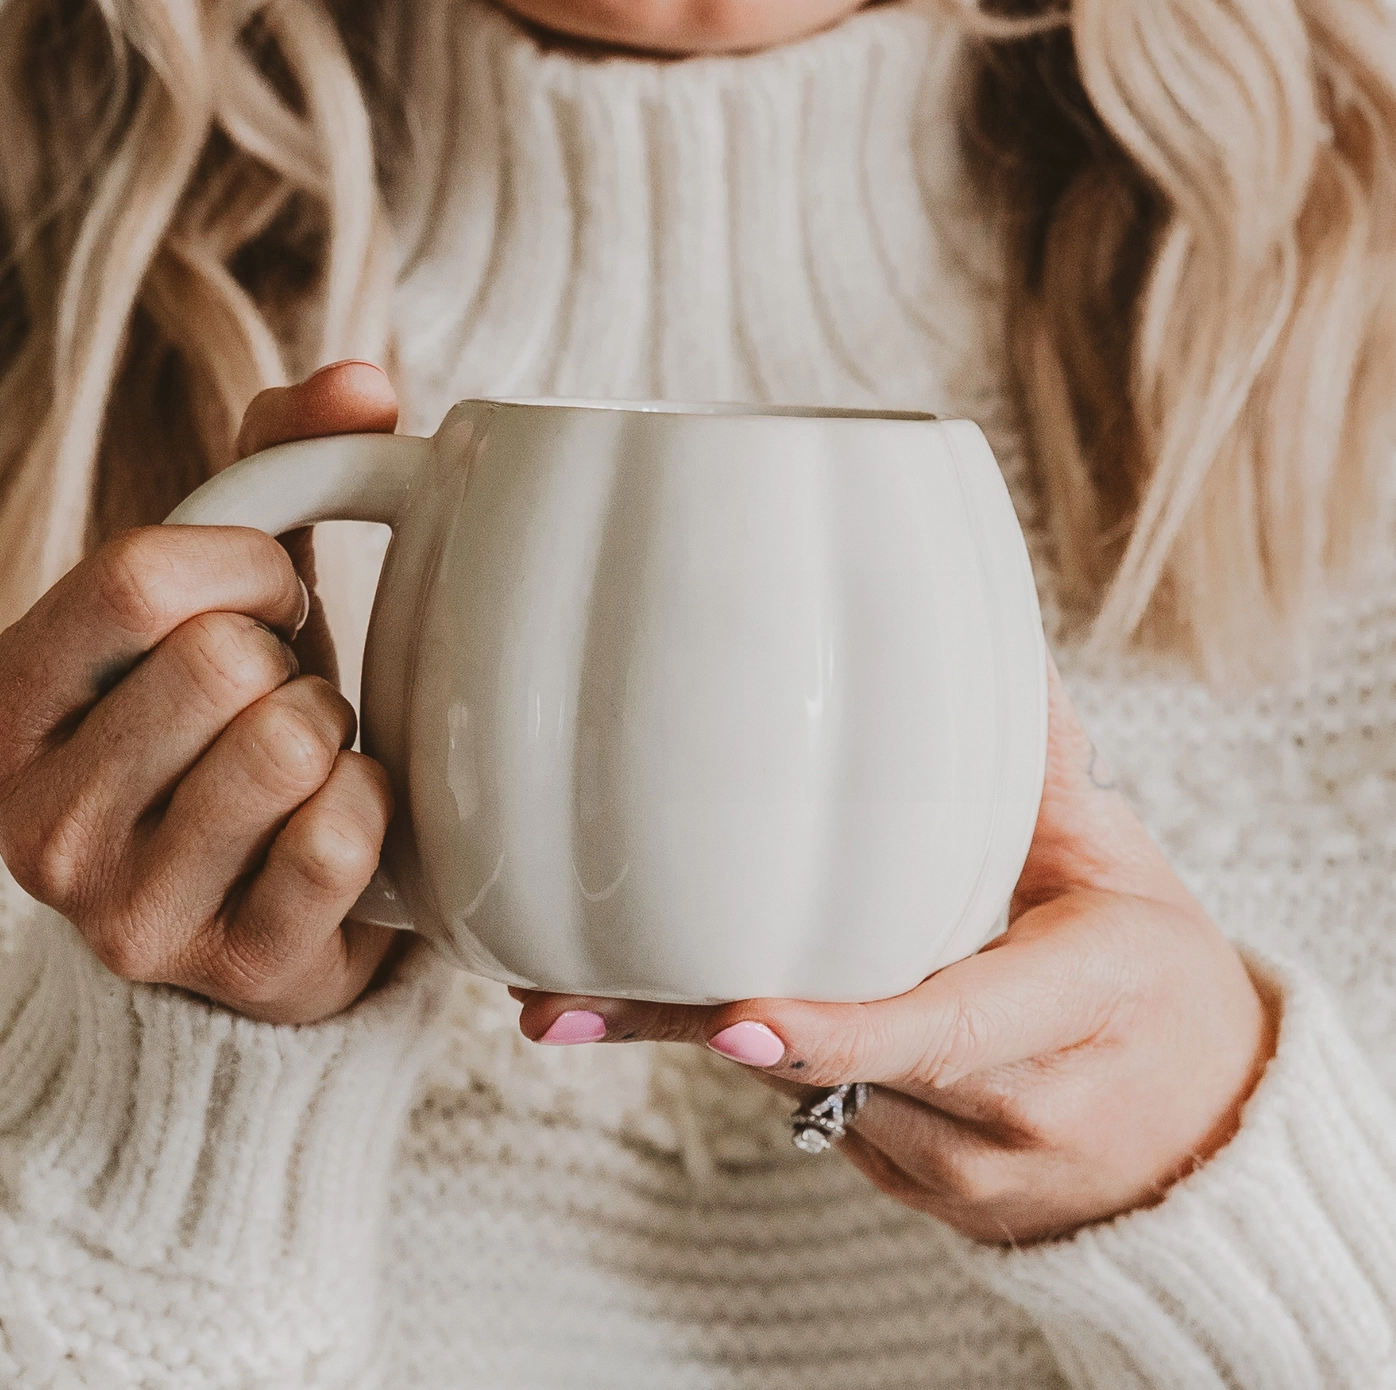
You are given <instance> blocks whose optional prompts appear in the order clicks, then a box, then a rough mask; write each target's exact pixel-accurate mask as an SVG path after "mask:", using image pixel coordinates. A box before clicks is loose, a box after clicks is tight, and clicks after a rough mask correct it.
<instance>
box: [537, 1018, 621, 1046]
mask: <svg viewBox="0 0 1396 1390" xmlns="http://www.w3.org/2000/svg"><path fill="white" fill-rule="evenodd" d="M605 1036H606V1020H605V1019H604V1018H602V1017H601V1015H600V1014H593V1013H589V1012H588V1011H587V1010H586V1009H569V1010H568V1012H567V1013H565V1014H562V1015H560V1016H559V1018H558V1020H557V1022H556V1023H554V1024H553V1026H552V1027H551V1028H549V1029H548V1031H547V1032H546V1033H544V1034H543V1036H542V1037H541V1038H539V1039H538V1041H539V1042H540V1043H547V1044H549V1046H552V1047H572V1046H574V1045H575V1044H577V1043H594V1042H600V1041H601V1039H602V1038H604V1037H605Z"/></svg>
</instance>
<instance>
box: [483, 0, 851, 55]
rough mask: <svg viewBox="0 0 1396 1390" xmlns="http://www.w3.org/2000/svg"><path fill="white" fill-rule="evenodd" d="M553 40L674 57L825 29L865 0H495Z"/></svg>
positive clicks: (766, 44)
mask: <svg viewBox="0 0 1396 1390" xmlns="http://www.w3.org/2000/svg"><path fill="white" fill-rule="evenodd" d="M495 2H496V3H497V4H498V5H499V6H500V8H502V9H505V10H508V11H509V12H510V13H511V14H513V15H515V16H517V17H518V18H519V19H522V20H525V21H526V22H528V23H529V24H531V25H533V26H535V27H537V28H539V29H542V30H544V31H545V32H547V33H549V34H552V35H555V36H558V37H560V38H565V39H571V40H575V41H580V42H583V43H586V44H596V45H601V46H603V47H607V48H616V49H626V50H630V51H634V52H643V53H663V54H668V55H673V56H679V55H683V54H689V53H743V52H751V51H753V50H757V49H763V48H775V47H778V46H779V45H780V44H783V43H789V42H790V41H791V40H793V39H799V38H804V37H805V36H806V35H809V34H813V33H816V32H817V31H818V30H820V29H826V28H828V27H829V26H830V25H831V24H835V23H837V22H838V21H839V20H841V19H845V18H847V17H848V16H849V15H850V14H852V13H853V12H854V11H855V10H859V9H862V8H863V4H864V3H865V0H495Z"/></svg>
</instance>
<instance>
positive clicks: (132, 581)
mask: <svg viewBox="0 0 1396 1390" xmlns="http://www.w3.org/2000/svg"><path fill="white" fill-rule="evenodd" d="M160 532H161V528H160V527H158V526H146V527H142V528H141V529H139V530H136V531H128V532H126V534H125V535H123V536H118V537H117V538H116V539H115V540H113V541H109V542H108V543H107V544H106V545H105V546H103V547H102V549H101V550H99V551H98V552H97V554H96V555H95V556H94V557H93V575H92V579H93V585H94V587H95V589H96V594H97V599H98V601H99V602H100V603H101V604H102V605H103V607H104V608H105V610H106V611H107V612H108V613H109V614H110V615H111V617H112V620H113V621H114V622H115V623H116V624H117V625H118V626H120V627H122V628H124V629H126V630H127V631H129V632H135V633H141V634H149V633H152V632H157V631H161V630H164V629H166V628H168V627H169V626H170V624H171V623H172V622H173V621H174V619H175V615H176V614H177V612H178V607H179V603H178V593H179V587H178V576H177V575H176V573H175V567H174V566H173V565H171V563H170V559H169V555H168V545H167V543H168V540H169V536H168V534H167V535H164V536H162V535H161V534H160Z"/></svg>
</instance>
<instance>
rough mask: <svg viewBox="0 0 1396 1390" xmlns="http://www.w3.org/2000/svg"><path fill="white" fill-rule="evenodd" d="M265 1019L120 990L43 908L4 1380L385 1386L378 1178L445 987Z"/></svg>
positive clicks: (12, 1036)
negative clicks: (300, 1016)
mask: <svg viewBox="0 0 1396 1390" xmlns="http://www.w3.org/2000/svg"><path fill="white" fill-rule="evenodd" d="M446 969H447V968H446V967H444V966H442V965H441V964H440V963H439V962H437V961H436V960H435V959H434V958H433V957H432V956H431V954H430V952H429V950H428V949H427V948H426V947H424V946H421V945H418V946H414V947H413V949H412V951H410V952H409V953H408V956H407V958H406V959H405V961H404V963H403V965H402V966H401V967H400V969H399V971H398V973H397V975H396V977H395V978H394V980H393V981H392V982H390V983H389V984H388V985H387V986H385V987H384V988H383V989H382V990H380V991H378V992H377V993H375V994H374V995H372V996H370V997H369V998H368V999H366V1000H363V1001H361V1002H360V1003H359V1004H358V1005H357V1006H356V1007H355V1008H353V1009H352V1010H350V1011H349V1012H348V1013H347V1014H344V1015H342V1016H341V1017H339V1018H337V1019H333V1020H331V1021H329V1022H327V1023H324V1024H320V1025H317V1026H315V1027H307V1028H288V1027H275V1026H272V1025H268V1024H259V1023H253V1022H251V1021H249V1020H247V1019H244V1018H240V1017H237V1016H235V1015H233V1014H231V1013H228V1012H226V1011H224V1010H221V1009H218V1008H215V1007H212V1006H209V1005H206V1004H204V1003H202V1002H200V1001H198V1000H196V999H194V998H192V997H190V996H186V995H184V994H181V993H180V992H178V991H175V990H170V989H160V988H150V987H145V986H132V985H127V984H124V983H122V982H121V981H119V980H117V979H115V978H114V977H113V976H112V975H110V974H109V973H108V972H107V971H106V970H105V969H104V968H103V967H102V966H101V965H100V964H99V963H98V961H97V960H96V959H95V958H94V957H93V956H92V954H91V953H90V952H89V951H88V949H87V947H86V945H85V944H84V943H83V941H82V940H81V938H80V937H79V936H78V934H77V932H76V931H75V930H74V929H73V928H72V927H71V926H70V925H69V924H68V923H67V922H65V921H64V920H63V919H62V918H60V917H58V916H56V915H55V914H54V913H52V912H48V911H47V910H41V911H40V912H39V913H38V915H37V916H36V918H35V919H34V920H33V922H32V923H31V924H30V926H29V928H28V930H27V931H26V932H25V933H24V940H23V943H22V945H21V946H20V948H19V950H18V951H17V953H16V954H15V955H13V956H11V957H10V958H9V959H8V960H4V961H3V962H0V971H3V975H0V1384H3V1385H5V1386H12V1387H23V1390H29V1387H50V1386H52V1387H55V1390H56V1388H57V1387H67V1386H88V1385H102V1386H106V1385H113V1386H115V1385H140V1386H143V1387H149V1388H150V1390H164V1388H165V1387H173V1386H176V1385H178V1386H189V1385H201V1386H206V1387H225V1386H226V1387H231V1386H239V1387H243V1386H246V1387H252V1386H256V1387H259V1390H260V1388H261V1387H282V1386H285V1387H290V1386H295V1387H297V1388H298V1390H309V1388H310V1387H316V1388H317V1390H318V1387H336V1388H338V1387H350V1386H353V1387H367V1386H372V1385H375V1384H378V1383H379V1381H380V1380H381V1364H380V1362H381V1357H382V1355H383V1336H382V1331H381V1328H380V1326H379V1315H378V1303H379V1299H378V1264H379V1259H378V1243H379V1240H380V1232H381V1227H382V1218H383V1215H384V1213H385V1210H386V1201H387V1189H388V1179H389V1175H390V1171H391V1165H392V1163H393V1159H394V1155H395V1151H396V1148H397V1142H398V1138H399V1135H400V1132H401V1128H402V1124H403V1121H404V1117H405V1115H406V1113H407V1109H408V1105H409V1102H410V1099H411V1096H412V1092H413V1089H414V1082H415V1079H416V1076H417V1074H418V1072H419V1070H420V1068H421V1066H422V1065H423V1063H424V1062H425V1061H426V1060H427V1058H428V1057H429V1055H430V1040H431V1039H432V1037H433V1035H434V1033H435V1032H436V1030H435V1029H434V1028H433V1026H432V1025H433V1023H434V1021H435V1017H436V1015H437V1014H438V1012H439V1010H440V1008H441V1007H442V1004H443V1002H444V995H445V991H446V986H445V982H444V980H443V971H445V970H446Z"/></svg>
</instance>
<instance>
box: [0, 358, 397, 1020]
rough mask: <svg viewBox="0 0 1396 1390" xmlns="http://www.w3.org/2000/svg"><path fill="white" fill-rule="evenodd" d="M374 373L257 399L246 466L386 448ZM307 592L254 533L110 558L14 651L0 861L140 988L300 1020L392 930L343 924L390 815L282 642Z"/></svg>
mask: <svg viewBox="0 0 1396 1390" xmlns="http://www.w3.org/2000/svg"><path fill="white" fill-rule="evenodd" d="M396 415H397V406H396V401H395V400H394V399H393V395H392V388H391V386H390V385H389V384H388V382H387V379H386V378H385V377H384V376H383V375H382V373H380V372H378V371H377V370H376V369H374V368H370V367H366V366H363V365H359V364H346V365H341V366H337V367H335V368H332V369H329V370H327V371H325V372H322V373H319V374H317V375H316V376H315V377H312V378H311V379H310V380H309V381H307V382H304V383H302V384H301V385H299V386H295V387H290V388H287V389H285V390H278V391H269V392H264V393H263V394H262V395H261V396H259V397H258V398H257V399H256V400H255V401H254V402H253V404H252V406H251V407H250V408H249V410H248V414H247V419H246V421H245V422H244V425H243V430H242V433H241V436H240V441H241V444H242V448H243V452H252V451H253V450H255V449H257V448H264V447H266V446H267V445H269V444H273V443H278V442H283V441H286V440H289V439H299V438H307V437H310V436H313V435H326V434H337V433H346V432H354V431H363V430H391V429H392V428H393V426H394V424H395V422H396ZM309 607H310V603H309V598H308V593H307V590H306V588H305V586H304V585H303V584H302V582H301V580H300V578H299V577H298V576H297V572H296V569H295V566H294V565H293V563H292V560H291V558H290V556H289V555H288V553H287V551H286V550H285V549H283V548H282V546H281V545H280V544H278V543H277V542H276V541H275V540H273V539H272V538H271V537H269V536H265V535H263V534H262V533H261V532H258V531H252V530H245V529H241V528H231V527H229V528H222V527H208V528H204V527H162V526H152V527H147V528H144V529H141V530H136V531H131V532H128V533H127V534H125V535H123V536H119V537H118V538H116V539H115V540H113V541H110V542H108V543H107V544H106V545H104V546H102V547H101V548H100V549H99V550H97V551H96V552H95V553H93V554H92V555H91V556H89V557H88V558H87V559H85V560H84V561H83V562H82V563H81V564H79V565H77V566H76V567H75V568H74V569H73V570H72V571H70V572H69V573H68V574H67V575H66V576H65V577H64V578H63V579H61V580H60V581H59V582H58V583H57V584H56V585H55V586H54V587H53V588H52V589H51V590H49V592H48V593H47V594H45V595H44V597H43V598H42V599H40V600H39V602H38V603H37V604H35V606H34V607H33V608H32V609H31V610H30V611H29V612H28V613H27V614H26V615H25V616H24V617H23V618H21V619H20V620H19V622H17V623H16V624H15V625H14V626H13V627H11V628H9V629H8V630H6V631H5V632H4V633H0V854H3V857H4V859H5V862H6V863H7V864H8V865H9V867H10V870H11V872H12V873H13V874H14V876H15V878H16V879H17V880H18V882H19V884H20V886H21V887H23V888H24V889H25V890H26V891H27V892H29V893H30V894H31V895H33V896H34V897H36V898H38V899H39V900H40V901H42V902H45V903H47V904H48V905H50V906H51V907H53V908H55V909H57V910H58V911H59V912H61V913H62V914H63V915H64V916H65V917H67V918H68V919H69V920H70V921H72V922H73V923H74V925H76V926H77V928H78V930H79V931H80V932H81V933H82V934H83V936H84V937H85V938H86V939H87V941H88V943H89V944H90V945H91V947H92V949H93V950H94V951H95V952H96V954H97V955H98V957H99V958H100V959H101V960H102V961H103V962H104V963H105V964H106V965H107V966H108V967H109V968H110V969H111V970H112V971H113V972H115V973H116V974H117V975H119V976H122V977H123V978H125V979H128V980H136V981H143V982H147V983H159V984H170V985H176V986H179V987H181V988H183V989H187V990H191V991H193V992H195V993H197V994H200V995H204V996H206V997H207V998H210V999H213V1000H216V1001H217V1002H219V1003H222V1004H226V1005H228V1006H229V1007H231V1008H234V1009H237V1010H238V1011H240V1012H241V1013H244V1014H248V1015H250V1016H252V1017H254V1018H258V1019H263V1020H267V1021H271V1022H278V1023H308V1022H314V1021H317V1020H319V1019H323V1018H327V1017H329V1016H330V1015H332V1014H335V1013H338V1012H339V1011H340V1010H341V1009H344V1008H346V1007H347V1006H348V1005H349V1004H351V1003H352V1002H353V1001H354V1000H355V999H357V998H358V997H359V995H360V994H362V993H363V992H364V990H365V989H366V988H367V987H368V985H369V984H370V982H371V981H372V979H373V977H374V975H375V973H376V972H377V971H378V969H379V967H380V965H382V964H383V962H384V959H385V956H386V955H387V953H388V951H389V949H390V947H391V944H392V942H393V941H394V940H395V939H396V935H397V934H396V933H394V932H391V931H387V930H386V929H383V928H379V927H371V926H365V925H362V924H357V923H347V922H345V921H344V917H345V914H346V913H347V912H348V911H349V909H350V908H351V907H352V906H353V904H354V901H355V900H356V899H357V897H358V896H359V894H360V892H362V890H363V889H364V887H365V886H366V885H367V884H368V881H369V879H370V877H371V876H372V874H373V871H374V868H375V867H376V865H377V862H378V854H379V850H380V848H381V846H382V842H383V834H384V831H385V829H386V827H387V823H388V819H389V817H390V815H391V814H392V797H391V793H390V792H389V789H388V782H387V776H386V774H385V773H384V771H383V769H382V768H381V767H379V766H378V764H377V763H374V762H373V761H371V760H370V759H368V758H366V757H363V756H362V755H360V754H357V753H354V752H350V751H348V750H349V747H350V744H352V742H353V739H354V712H353V709H352V707H351V706H350V704H349V702H348V701H347V700H346V699H345V698H344V697H343V696H342V695H341V694H340V693H339V691H338V690H337V689H335V687H334V686H333V685H332V684H330V683H329V682H328V681H326V680H324V679H323V678H321V677H320V676H317V675H312V674H306V673H303V672H302V671H301V670H300V667H299V664H298V662H297V658H296V656H295V654H294V653H293V651H292V649H291V646H290V645H289V643H290V641H291V639H293V638H294V636H295V634H296V632H297V630H298V628H299V627H300V625H301V624H302V623H303V622H304V620H305V618H306V616H307V612H308V610H309Z"/></svg>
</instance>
